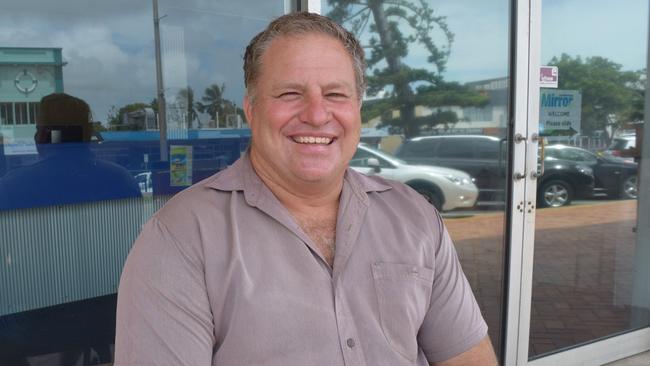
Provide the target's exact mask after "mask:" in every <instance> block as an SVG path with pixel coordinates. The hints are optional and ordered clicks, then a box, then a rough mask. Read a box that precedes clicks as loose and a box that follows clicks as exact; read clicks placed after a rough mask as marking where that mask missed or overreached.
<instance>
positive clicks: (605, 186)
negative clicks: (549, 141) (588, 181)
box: [544, 145, 638, 199]
mask: <svg viewBox="0 0 650 366" xmlns="http://www.w3.org/2000/svg"><path fill="white" fill-rule="evenodd" d="M557 161H573V162H575V163H576V164H581V165H584V166H588V167H590V168H591V169H592V170H593V172H594V178H595V179H596V180H595V189H594V193H595V194H597V195H603V194H604V195H607V196H608V197H613V198H625V199H636V198H637V172H638V164H637V163H635V162H632V161H629V160H625V159H621V158H618V157H615V156H608V155H602V156H599V155H597V154H594V153H592V152H591V151H588V150H585V149H581V148H579V147H573V146H566V145H551V146H547V147H546V158H545V159H544V162H545V165H546V167H548V166H549V165H550V164H554V163H555V162H557Z"/></svg>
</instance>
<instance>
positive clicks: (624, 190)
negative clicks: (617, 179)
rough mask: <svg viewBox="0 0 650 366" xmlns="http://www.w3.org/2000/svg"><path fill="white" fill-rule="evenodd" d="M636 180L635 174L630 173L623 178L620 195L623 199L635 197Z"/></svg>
mask: <svg viewBox="0 0 650 366" xmlns="http://www.w3.org/2000/svg"><path fill="white" fill-rule="evenodd" d="M637 184H638V182H637V179H636V175H631V176H629V177H627V178H625V179H624V180H623V183H622V184H621V191H620V197H621V198H624V199H636V198H637V194H638V193H637V189H638V185H637Z"/></svg>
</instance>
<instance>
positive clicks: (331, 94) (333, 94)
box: [327, 93, 348, 99]
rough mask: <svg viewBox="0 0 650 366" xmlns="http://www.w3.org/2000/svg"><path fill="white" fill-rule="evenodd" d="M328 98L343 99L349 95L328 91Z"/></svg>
mask: <svg viewBox="0 0 650 366" xmlns="http://www.w3.org/2000/svg"><path fill="white" fill-rule="evenodd" d="M327 97H328V98H336V99H343V98H347V97H348V96H347V95H345V94H343V93H327Z"/></svg>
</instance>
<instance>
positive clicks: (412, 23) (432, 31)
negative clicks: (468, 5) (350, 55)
mask: <svg viewBox="0 0 650 366" xmlns="http://www.w3.org/2000/svg"><path fill="white" fill-rule="evenodd" d="M329 4H330V5H331V6H332V10H331V12H330V13H329V14H328V16H330V17H331V18H333V19H334V20H336V21H338V22H339V23H341V24H343V25H344V26H347V27H348V28H349V29H350V31H351V32H353V33H355V34H356V35H357V37H358V38H360V39H362V40H367V45H366V46H364V48H365V49H366V50H369V51H370V52H369V53H367V55H366V63H367V65H368V71H369V75H368V90H367V93H368V95H369V96H375V95H380V93H382V94H383V96H382V98H381V101H378V102H374V103H370V104H369V107H368V108H364V111H363V117H364V119H365V120H368V119H371V118H375V117H378V116H381V117H382V125H388V126H391V128H392V129H393V130H397V131H398V132H402V133H404V135H405V136H406V137H412V136H416V135H418V134H420V131H421V128H422V126H426V125H429V126H432V125H435V124H438V123H451V122H455V121H456V120H457V117H456V115H455V113H453V112H452V113H450V112H449V111H443V112H434V113H433V114H432V115H429V116H426V117H416V115H415V107H416V106H427V107H430V108H431V109H433V110H435V107H439V106H443V105H447V106H451V105H482V104H485V103H487V98H486V97H484V96H481V95H480V94H478V93H477V92H474V91H470V90H468V89H466V88H464V87H461V86H460V85H458V84H449V83H445V82H444V80H443V77H442V73H443V72H444V70H445V66H446V62H447V59H448V57H449V53H450V49H451V44H452V43H453V39H454V35H453V33H452V32H451V31H450V30H449V28H448V26H447V21H446V18H445V17H444V16H439V15H437V14H435V12H434V11H433V9H431V7H429V5H428V4H427V2H426V1H425V0H391V1H386V0H329ZM366 30H368V34H366V33H365V32H366ZM434 39H437V40H438V42H439V44H436V42H434ZM416 45H419V46H421V47H424V49H425V50H426V51H427V53H428V56H427V65H426V66H424V67H411V66H408V65H406V64H405V62H404V60H405V58H406V57H407V55H408V53H409V46H416ZM449 91H451V92H452V93H450V94H449V95H446V93H447V92H449ZM443 101H444V102H445V103H448V104H440V103H442V102H443ZM393 111H399V116H394V115H393Z"/></svg>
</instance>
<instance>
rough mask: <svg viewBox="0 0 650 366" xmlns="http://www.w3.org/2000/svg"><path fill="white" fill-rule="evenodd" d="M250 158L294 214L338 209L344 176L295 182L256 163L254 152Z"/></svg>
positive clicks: (263, 177)
mask: <svg viewBox="0 0 650 366" xmlns="http://www.w3.org/2000/svg"><path fill="white" fill-rule="evenodd" d="M250 159H251V165H252V166H253V169H254V170H255V173H257V175H258V176H259V177H260V179H261V180H262V182H264V184H265V185H266V186H267V187H268V188H269V189H270V190H271V192H273V194H274V195H275V196H276V197H277V198H278V200H279V201H280V203H282V205H284V206H285V207H286V208H287V209H288V210H289V212H291V213H292V214H309V213H311V214H318V213H319V212H323V211H325V212H331V211H332V210H334V212H337V211H338V204H339V197H340V195H341V191H342V189H343V176H341V177H340V178H339V179H336V180H332V181H327V182H303V181H295V182H294V181H291V180H290V179H286V178H284V179H283V178H282V177H279V176H278V175H277V174H274V172H273V171H272V170H270V169H265V166H264V165H263V164H256V160H255V157H254V156H253V155H252V154H251V155H250Z"/></svg>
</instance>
